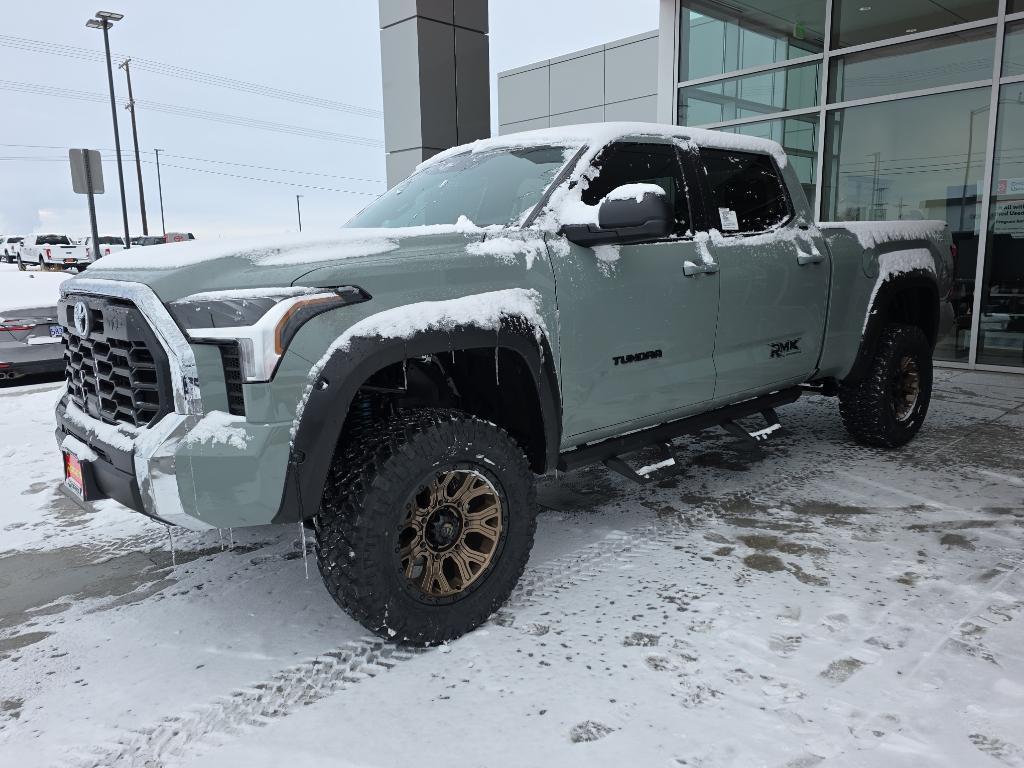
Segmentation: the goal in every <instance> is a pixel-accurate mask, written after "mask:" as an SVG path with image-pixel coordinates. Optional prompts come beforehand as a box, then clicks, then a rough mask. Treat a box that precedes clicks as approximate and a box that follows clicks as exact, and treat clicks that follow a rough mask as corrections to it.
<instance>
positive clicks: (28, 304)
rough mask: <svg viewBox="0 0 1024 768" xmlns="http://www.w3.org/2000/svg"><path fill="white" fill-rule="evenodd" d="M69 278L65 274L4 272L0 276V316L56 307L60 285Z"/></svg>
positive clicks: (67, 274)
mask: <svg viewBox="0 0 1024 768" xmlns="http://www.w3.org/2000/svg"><path fill="white" fill-rule="evenodd" d="M69 277H71V275H70V274H69V273H66V272H16V271H6V270H5V271H4V272H3V274H2V276H0V315H2V314H3V313H10V312H11V310H18V309H37V308H41V307H56V306H57V301H58V300H59V299H60V284H61V283H63V282H64V281H65V280H67V279H68V278H69Z"/></svg>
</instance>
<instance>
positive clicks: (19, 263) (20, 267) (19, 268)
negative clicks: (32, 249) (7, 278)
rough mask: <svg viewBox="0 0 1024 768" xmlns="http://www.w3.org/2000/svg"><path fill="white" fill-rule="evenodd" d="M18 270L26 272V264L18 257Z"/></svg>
mask: <svg viewBox="0 0 1024 768" xmlns="http://www.w3.org/2000/svg"><path fill="white" fill-rule="evenodd" d="M18 270H19V271H21V272H24V271H25V270H26V267H25V262H24V261H22V260H21V256H19V257H18Z"/></svg>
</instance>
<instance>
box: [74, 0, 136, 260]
mask: <svg viewBox="0 0 1024 768" xmlns="http://www.w3.org/2000/svg"><path fill="white" fill-rule="evenodd" d="M123 18H124V14H122V13H114V12H112V11H97V12H96V18H94V19H89V20H88V21H87V22H86V23H85V26H87V27H89V28H90V29H102V30H103V48H104V50H105V51H106V53H107V85H108V86H109V88H110V114H111V116H112V117H113V118H114V150H115V151H116V152H117V181H118V185H119V186H120V188H121V218H122V220H123V221H124V247H125V248H131V247H132V242H131V239H130V237H129V234H128V201H127V200H126V199H125V196H124V168H123V167H122V166H121V133H120V131H119V130H118V127H117V101H116V99H115V97H114V68H113V66H112V65H111V63H110V35H109V31H110V28H111V27H112V26H113V25H114V22H115V21H120V20H121V19H123Z"/></svg>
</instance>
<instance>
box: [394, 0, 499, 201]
mask: <svg viewBox="0 0 1024 768" xmlns="http://www.w3.org/2000/svg"><path fill="white" fill-rule="evenodd" d="M380 49H381V68H382V71H383V78H384V144H385V148H386V150H387V153H388V158H387V164H388V186H389V187H390V186H394V185H395V184H397V183H398V182H400V181H401V180H402V179H404V178H406V177H407V176H408V175H409V174H410V173H412V171H413V169H415V167H416V165H417V164H419V163H421V162H422V161H424V160H426V159H427V158H429V157H432V156H433V155H436V154H437V153H438V152H441V151H442V150H445V149H448V148H449V147H454V146H457V145H459V144H465V143H466V142H468V141H474V140H476V139H483V138H487V137H488V136H490V133H491V102H490V62H489V52H488V39H487V2H486V0H380Z"/></svg>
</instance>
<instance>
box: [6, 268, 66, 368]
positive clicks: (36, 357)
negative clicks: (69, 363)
mask: <svg viewBox="0 0 1024 768" xmlns="http://www.w3.org/2000/svg"><path fill="white" fill-rule="evenodd" d="M67 277H68V276H67V275H54V274H39V273H36V272H29V273H25V274H22V273H14V274H12V275H9V276H8V277H7V278H5V279H4V281H3V282H4V284H5V288H7V289H8V290H6V291H5V292H4V294H3V298H2V299H0V301H2V305H0V381H6V380H9V379H17V378H20V377H22V376H27V375H33V374H50V373H60V372H61V371H62V370H63V369H64V346H63V345H62V344H61V340H62V335H63V332H64V329H63V328H62V327H61V324H60V321H59V320H58V319H57V299H58V298H59V297H60V284H61V282H62V281H63V280H64V279H66V278H67ZM12 282H13V283H14V284H13V285H12V284H11V283H12Z"/></svg>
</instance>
